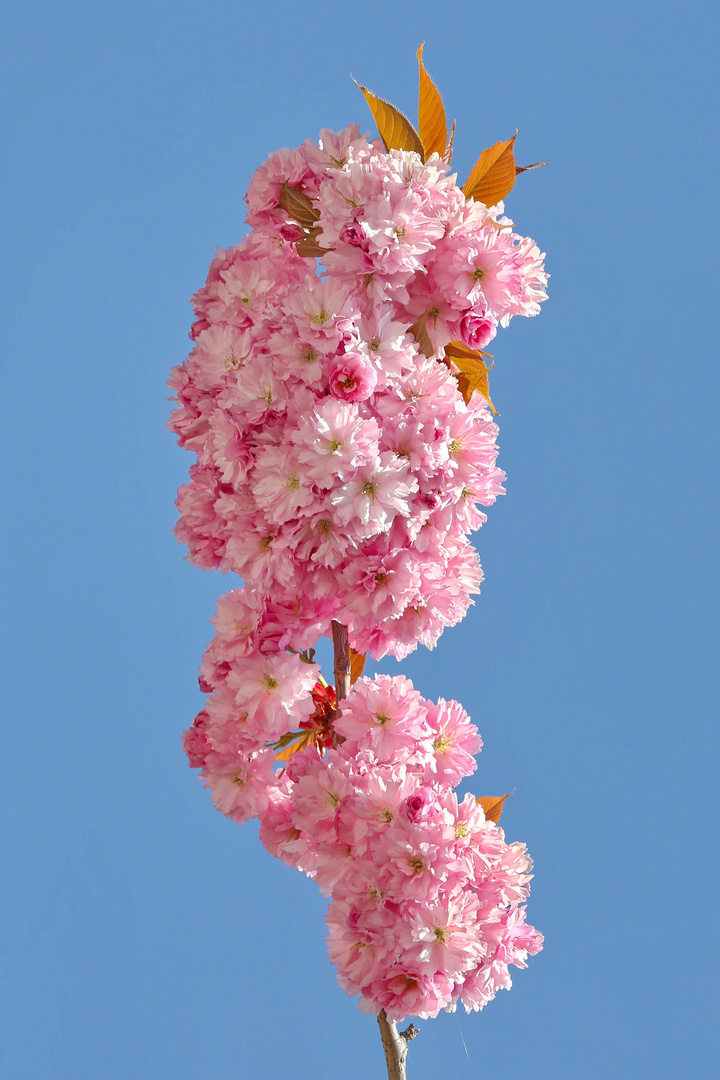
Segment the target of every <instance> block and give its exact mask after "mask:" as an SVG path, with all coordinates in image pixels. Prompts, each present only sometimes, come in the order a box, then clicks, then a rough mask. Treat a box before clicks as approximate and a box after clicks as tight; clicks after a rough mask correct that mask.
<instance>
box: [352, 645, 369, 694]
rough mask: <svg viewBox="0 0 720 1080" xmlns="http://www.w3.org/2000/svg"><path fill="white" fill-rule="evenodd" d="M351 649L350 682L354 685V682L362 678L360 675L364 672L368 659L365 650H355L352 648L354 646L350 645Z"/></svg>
mask: <svg viewBox="0 0 720 1080" xmlns="http://www.w3.org/2000/svg"><path fill="white" fill-rule="evenodd" d="M349 651H350V684H351V685H352V683H355V682H357V681H358V679H359V678H360V676H361V675H362V673H363V669H364V668H365V661H366V660H367V653H366V652H363V653H360V652H355V650H354V649H353V648H352V646H351V647H350V650H349Z"/></svg>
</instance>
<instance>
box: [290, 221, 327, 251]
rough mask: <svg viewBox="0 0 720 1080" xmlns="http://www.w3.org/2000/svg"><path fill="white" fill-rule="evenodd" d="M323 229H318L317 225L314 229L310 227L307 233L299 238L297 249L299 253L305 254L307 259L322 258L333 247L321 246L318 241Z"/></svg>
mask: <svg viewBox="0 0 720 1080" xmlns="http://www.w3.org/2000/svg"><path fill="white" fill-rule="evenodd" d="M321 232H322V229H318V228H317V226H316V227H315V228H314V229H308V230H307V233H306V235H305V236H303V238H302V239H301V240H298V242H297V244H296V245H295V250H296V251H297V253H298V255H302V256H304V257H305V258H306V259H320V258H322V256H323V255H325V254H326V253H327V252H328V251H331V250H332V248H324V247H320V244H319V243H318V240H317V238H318V236H320V234H321Z"/></svg>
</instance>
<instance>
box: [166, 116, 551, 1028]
mask: <svg viewBox="0 0 720 1080" xmlns="http://www.w3.org/2000/svg"><path fill="white" fill-rule="evenodd" d="M247 202H248V207H249V214H248V219H247V220H248V223H249V224H250V226H251V232H250V234H249V235H248V236H246V237H245V239H243V240H242V241H241V243H240V244H239V245H237V246H236V247H233V248H231V249H229V250H227V251H220V252H218V254H217V256H216V258H215V259H214V260H213V262H212V264H211V267H210V271H209V274H208V278H207V282H206V284H205V286H204V287H203V288H202V289H200V290H199V292H198V293H197V294H196V296H195V297H194V306H195V312H196V321H195V322H194V323H193V327H192V331H191V337H192V338H193V340H194V348H193V351H192V353H191V355H190V357H189V358H188V360H187V361H186V362H185V363H184V364H183V365H182V366H180V367H178V368H175V369H174V371H173V373H172V377H171V386H172V388H173V390H174V391H175V394H176V398H177V408H176V409H175V410H174V412H173V414H172V418H171V421H170V427H171V429H172V430H173V431H174V432H175V433H176V435H177V436H178V441H179V442H180V444H181V445H182V446H185V447H186V448H188V449H189V450H191V451H192V452H193V453H194V454H195V455H196V458H197V460H196V463H195V464H194V465H193V466H192V467H191V470H190V480H189V483H187V484H185V485H183V487H181V489H180V492H179V495H178V503H177V505H178V508H179V511H180V520H179V523H178V525H177V528H176V533H177V536H178V538H179V539H180V540H182V541H184V542H185V543H186V544H187V546H188V548H189V552H190V559H191V560H192V561H193V562H194V563H195V564H196V565H198V566H200V567H203V568H206V569H214V568H220V569H221V570H222V571H232V572H234V573H236V574H238V575H239V576H240V577H242V578H243V580H244V587H243V588H241V589H233V590H231V591H230V592H228V593H227V594H226V595H225V596H224V597H222V598H221V599H220V601H219V603H218V609H217V613H216V617H215V619H214V626H215V636H214V638H213V641H212V642H211V644H210V646H209V647H208V650H207V652H206V654H205V656H204V658H203V662H202V668H201V679H200V686H201V689H202V691H203V692H204V693H205V694H206V695H207V697H206V701H205V705H204V708H203V709H202V711H201V712H200V713H199V714H198V716H197V717H196V718H195V721H194V723H193V726H192V727H191V728H190V729H189V730H188V731H186V732H185V734H184V737H183V742H184V747H185V750H186V753H187V755H188V759H189V761H190V765H191V766H192V767H194V768H199V769H200V770H201V777H202V779H203V781H204V783H205V785H206V786H207V787H208V788H209V789H210V792H211V795H212V800H213V803H214V805H215V806H216V807H217V809H219V810H220V811H221V812H222V813H224V814H226V815H227V816H228V817H230V818H232V819H233V820H235V821H237V822H244V821H247V820H249V819H251V818H259V820H260V836H261V839H262V841H263V843H264V844H265V846H266V847H267V848H268V850H269V851H271V852H272V853H273V854H275V855H276V856H278V857H279V858H281V859H283V860H284V861H285V862H287V863H289V864H290V865H292V866H295V867H297V868H298V869H299V870H302V871H304V872H305V873H307V874H308V875H309V876H311V877H313V878H314V879H315V880H316V881H317V883H318V885H319V886H320V888H321V889H322V891H323V892H324V893H325V894H326V895H327V896H328V897H330V898H331V904H330V910H329V913H328V925H329V929H330V936H329V938H328V942H329V948H330V955H331V958H332V959H333V961H334V963H336V965H337V967H338V972H339V978H340V982H341V985H342V986H343V987H344V988H345V989H346V990H347V991H348V993H350V994H356V993H359V994H360V995H361V1004H362V1005H363V1007H364V1008H366V1009H368V1010H369V1011H374V1012H380V1011H381V1010H382V1009H384V1010H385V1011H386V1013H387V1015H388V1017H389V1018H390V1019H391V1020H393V1019H399V1018H401V1017H404V1016H406V1015H409V1014H412V1015H419V1016H435V1015H437V1012H438V1011H439V1010H440V1009H441V1008H452V1007H454V1005H455V1004H456V1003H457V1002H458V1001H462V1003H463V1004H464V1006H465V1008H466V1009H478V1008H481V1007H482V1006H483V1005H484V1004H485V1003H486V1002H487V1001H488V1000H489V999H490V998H492V997H493V996H494V994H495V992H496V990H497V989H500V988H502V987H506V986H509V985H510V978H509V974H508V965H511V964H515V965H518V966H524V964H525V960H526V957H527V955H528V954H529V953H534V952H536V951H537V950H538V949H539V948H540V944H541V940H542V939H541V937H540V935H539V934H538V933H537V931H535V930H534V929H533V928H532V927H528V926H526V925H525V923H524V908H523V907H522V904H523V901H524V900H525V898H526V897H527V894H528V883H529V880H530V873H529V871H530V865H531V864H530V861H529V858H528V856H527V854H526V852H525V848H524V847H523V846H522V845H519V844H506V843H505V839H504V835H503V832H502V830H501V829H500V828H499V827H498V826H497V825H495V824H494V823H493V822H492V821H488V820H486V819H485V815H484V813H483V810H482V807H481V806H480V805H479V804H478V802H477V801H476V800H475V799H474V798H473V797H472V796H469V795H468V796H465V798H464V800H461V801H459V800H458V796H457V795H456V793H455V790H454V789H455V788H456V786H457V785H458V784H459V783H460V782H461V781H462V780H463V779H464V778H465V777H467V776H469V775H470V774H471V773H472V772H473V771H474V770H475V768H476V765H475V760H474V755H475V754H476V753H477V752H478V751H479V750H480V747H481V741H480V738H479V736H478V733H477V729H476V728H475V727H474V725H472V724H471V723H470V721H469V719H468V717H467V714H466V713H465V711H464V710H463V709H462V707H461V706H460V705H459V704H458V703H457V702H454V701H444V700H442V699H441V700H440V701H438V702H437V703H436V704H433V703H432V702H429V701H426V700H425V699H424V698H422V697H421V696H420V694H419V693H418V692H417V691H416V690H415V689H414V688H413V686H412V684H411V683H410V682H409V681H408V680H407V679H405V678H403V677H397V678H394V679H391V678H389V677H387V676H377V677H376V678H375V679H374V680H371V679H367V678H365V679H361V680H359V681H358V682H356V684H355V686H354V688H353V690H352V692H351V694H350V697H349V698H348V699H347V700H346V701H343V702H342V703H341V706H342V707H341V709H340V710H338V709H337V708H336V702H335V695H334V692H333V690H332V689H331V688H330V687H328V686H327V684H326V683H325V682H324V680H323V679H322V676H321V673H320V669H319V667H318V666H317V665H316V664H315V663H314V662H313V661H312V653H311V652H309V651H308V650H310V649H311V646H312V645H313V644H314V643H315V642H316V641H317V639H318V637H320V636H322V635H327V634H329V632H330V627H331V623H332V621H333V620H336V621H337V622H339V623H341V624H344V625H345V626H347V627H348V630H349V641H350V645H351V646H352V647H353V648H354V649H355V650H356V651H357V652H358V653H364V652H370V653H371V655H373V656H375V657H376V658H380V657H382V656H384V655H385V654H388V653H389V654H392V655H395V656H396V657H398V658H402V657H403V656H405V655H406V654H407V653H408V652H410V651H411V650H412V649H414V648H416V646H417V643H418V642H422V643H423V644H425V645H426V646H428V647H432V646H433V645H434V644H435V642H436V641H437V639H438V637H439V635H440V634H441V633H442V631H443V629H444V628H445V627H446V626H451V625H454V624H455V623H457V622H458V621H459V620H460V619H462V617H463V615H464V614H465V612H466V611H467V608H468V605H469V604H470V603H471V597H472V594H473V593H476V592H478V591H479V585H480V582H481V580H482V571H481V569H480V563H479V560H478V558H477V555H476V553H475V551H474V549H473V547H472V545H471V543H470V539H469V537H470V534H471V533H472V532H473V531H474V530H476V529H477V528H479V526H480V525H482V523H483V522H484V521H485V514H484V513H483V511H482V510H481V509H480V507H485V506H488V505H490V504H491V503H492V502H493V501H494V500H495V498H496V497H497V495H498V494H500V493H502V491H503V488H502V481H503V479H504V474H503V473H502V472H501V471H500V470H499V469H498V468H497V466H496V464H495V462H496V457H497V445H496V437H497V427H496V425H495V423H494V422H493V420H492V418H491V416H490V413H489V411H488V408H487V403H486V401H485V399H484V398H482V397H481V396H480V394H475V395H473V396H472V397H471V398H470V400H469V402H468V401H466V400H465V398H464V397H463V395H462V394H461V393H460V390H459V388H458V382H457V379H456V377H455V375H456V374H457V371H456V369H455V368H454V365H453V361H452V360H451V359H450V357H449V356H448V357H446V356H445V348H446V347H447V346H448V345H449V344H450V343H451V342H461V343H463V344H464V345H465V346H466V347H467V348H470V349H481V348H483V346H484V345H486V344H487V343H488V342H489V340H490V339H491V338H492V337H493V336H494V335H495V333H496V332H497V328H498V326H500V325H507V323H508V321H509V320H510V318H511V317H512V316H513V315H535V314H536V313H537V311H538V310H539V303H540V301H542V300H543V299H544V298H545V291H544V289H545V284H546V276H545V274H544V271H543V267H542V255H541V253H540V252H539V250H538V248H537V247H536V246H535V245H534V244H533V242H532V241H531V240H528V239H525V238H523V237H520V236H517V235H515V234H514V233H513V232H512V223H510V222H508V221H507V219H505V218H504V217H502V216H501V215H502V212H503V209H502V206H498V207H495V208H487V207H485V206H484V205H483V204H482V203H479V202H473V201H472V200H468V199H466V198H465V196H464V195H463V193H462V191H461V190H460V189H459V188H458V186H457V184H456V181H455V177H454V176H452V175H449V170H448V167H447V166H446V165H445V163H444V162H443V161H441V160H440V159H439V158H438V157H437V155H433V156H432V157H431V158H430V160H429V161H428V162H427V163H426V164H423V162H422V161H421V159H420V157H419V156H418V155H416V154H414V153H410V152H405V151H390V152H387V153H386V152H385V151H384V150H383V149H382V148H381V147H380V146H379V145H377V144H375V143H371V142H368V141H367V139H365V138H363V137H361V136H360V134H359V130H358V128H357V127H356V126H351V127H349V128H347V129H346V130H345V131H344V132H341V133H339V134H334V133H332V132H323V133H322V136H321V141H320V145H319V146H318V145H315V144H313V143H311V142H306V143H305V144H304V145H303V146H302V147H300V148H299V149H297V150H293V151H288V150H282V151H279V152H278V153H277V154H273V155H271V157H270V158H269V159H268V161H267V162H266V163H265V164H264V165H263V166H262V167H261V168H260V169H259V170H258V171H257V173H256V174H255V176H254V177H253V180H252V183H251V185H250V189H249V191H248V194H247ZM313 252H316V253H319V256H320V257H321V262H320V258H318V259H316V258H313V257H312V254H313ZM423 350H424V351H423ZM428 353H431V355H427V354H428ZM286 746H292V747H294V748H297V752H295V753H293V754H292V755H285V754H283V753H281V755H280V758H281V760H279V759H278V750H283V748H285V747H286Z"/></svg>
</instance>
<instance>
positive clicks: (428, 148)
mask: <svg viewBox="0 0 720 1080" xmlns="http://www.w3.org/2000/svg"><path fill="white" fill-rule="evenodd" d="M424 45H425V42H424V41H423V43H422V45H421V46H420V48H419V49H418V51H417V58H418V66H419V68H420V93H419V101H418V131H419V134H420V142H421V143H422V144H423V148H424V150H425V153H424V155H423V161H427V159H428V158H429V157H430V155H431V154H439V155H440V157H442V155H443V154H444V153H445V147H446V145H447V121H446V120H445V106H444V105H443V100H442V98H441V97H440V93H439V91H438V88H437V87H436V85H435V83H434V82H433V81H432V79H431V78H430V76H429V75H428V73H427V71H426V70H425V65H424V64H423V60H422V51H423V46H424Z"/></svg>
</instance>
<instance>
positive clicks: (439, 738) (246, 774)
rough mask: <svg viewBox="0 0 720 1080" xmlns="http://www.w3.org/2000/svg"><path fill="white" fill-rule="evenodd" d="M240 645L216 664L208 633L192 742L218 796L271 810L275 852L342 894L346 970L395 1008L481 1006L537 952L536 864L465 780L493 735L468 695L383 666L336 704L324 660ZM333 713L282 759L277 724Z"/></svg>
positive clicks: (267, 837) (263, 812)
mask: <svg viewBox="0 0 720 1080" xmlns="http://www.w3.org/2000/svg"><path fill="white" fill-rule="evenodd" d="M216 624H220V625H222V624H224V615H223V616H222V617H220V618H218V619H217V620H216ZM233 651H234V650H233V648H232V647H230V649H229V652H228V657H229V659H228V660H227V661H225V663H224V664H223V663H221V664H218V662H217V656H218V654H217V639H216V642H215V643H214V645H213V646H211V647H210V650H209V653H208V656H206V658H205V662H204V665H203V680H204V686H205V688H206V689H207V690H210V691H211V692H210V694H209V696H208V699H207V703H206V706H205V709H204V710H203V711H202V712H201V713H200V714H199V715H198V716H197V717H196V719H195V723H194V725H193V727H191V728H190V729H189V730H188V731H187V732H185V736H184V743H185V749H186V751H187V753H188V757H189V759H190V764H191V765H193V766H194V767H200V768H201V770H202V772H201V775H202V777H203V779H204V780H205V783H206V785H207V786H208V787H210V789H211V792H212V798H213V802H214V804H215V806H216V807H217V808H218V809H219V810H221V811H222V812H223V813H224V814H226V815H227V816H228V817H231V818H232V819H233V820H235V821H240V822H242V821H245V820H247V819H248V818H250V817H259V819H260V839H261V840H262V842H263V844H264V845H265V847H266V848H267V849H268V851H270V852H271V853H272V854H273V855H275V856H277V857H278V858H280V859H282V860H283V861H284V862H286V863H288V864H289V865H290V866H294V867H296V868H297V869H298V870H301V871H304V872H305V873H306V874H308V876H310V877H312V878H314V879H315V881H316V882H317V884H318V885H319V887H320V889H321V890H322V892H323V893H324V894H325V895H326V896H328V897H330V898H331V904H330V908H329V911H328V915H327V921H328V927H329V931H330V933H329V937H328V947H329V952H330V958H331V960H332V961H333V963H335V964H336V966H337V969H338V978H339V981H340V985H341V986H342V987H343V988H344V989H345V990H346V991H347V993H348V994H350V995H354V994H360V995H361V999H360V1003H361V1006H362V1007H363V1008H364V1009H365V1010H366V1011H368V1012H375V1013H377V1012H379V1011H380V1010H381V1009H384V1010H385V1012H386V1013H387V1016H388V1017H389V1019H390V1020H400V1019H403V1018H404V1017H405V1016H408V1015H413V1016H420V1017H423V1018H427V1017H431V1016H436V1015H437V1014H438V1012H439V1011H440V1009H452V1008H453V1007H454V1006H455V1005H456V1004H457V1002H458V1001H460V1002H462V1004H463V1005H464V1006H465V1008H466V1010H467V1011H470V1010H472V1009H481V1008H482V1007H483V1006H484V1005H485V1004H486V1003H487V1002H488V1001H489V1000H491V999H492V998H493V997H494V996H495V993H496V991H497V990H499V989H504V988H509V986H510V985H511V980H510V974H509V965H513V964H514V965H516V966H518V967H525V962H526V959H527V956H528V954H529V953H530V954H532V953H535V952H537V951H538V950H539V949H540V947H541V945H542V937H541V935H540V934H539V933H538V932H537V931H536V930H535V929H534V928H533V927H531V926H528V925H526V923H525V909H524V907H523V906H522V904H523V901H524V900H525V899H526V898H527V895H528V892H529V882H530V876H531V875H530V870H531V866H532V864H531V862H530V859H529V856H528V855H527V852H526V849H525V847H524V845H522V844H507V843H506V842H505V838H504V835H503V831H502V829H500V828H499V826H497V825H495V824H493V822H491V821H488V820H486V818H485V814H484V812H483V810H482V807H481V806H480V805H479V804H478V802H477V800H476V799H475V798H474V797H473V796H472V795H466V796H465V798H464V799H463V800H462V801H459V800H458V797H457V794H456V793H455V791H454V790H453V789H454V788H455V786H456V785H457V784H458V783H460V781H461V780H463V779H464V778H465V777H467V776H469V775H471V774H472V773H473V772H474V771H475V768H476V762H475V757H474V755H475V754H477V753H478V752H479V750H480V748H481V745H482V742H481V739H480V737H479V735H478V732H477V728H476V727H475V726H474V725H473V724H472V723H470V721H469V718H468V716H467V713H466V712H465V710H464V709H463V708H462V707H461V706H460V705H459V704H458V703H457V702H456V701H444V700H443V699H442V698H441V699H440V700H439V701H438V702H437V704H434V703H432V702H430V701H427V700H425V699H424V698H423V697H421V695H420V694H419V693H418V692H417V691H416V690H415V689H414V687H413V685H412V683H411V682H410V681H409V680H408V679H406V678H404V677H403V676H397V677H395V678H391V677H389V676H387V675H379V676H376V678H375V679H368V678H363V679H360V680H359V681H358V682H357V683H356V684H355V687H354V689H353V692H352V693H351V695H350V697H349V698H348V699H347V700H346V701H343V702H342V703H341V710H340V712H339V715H338V714H336V713H335V711H334V709H333V706H334V694H333V692H332V690H331V689H330V688H325V687H323V686H322V685H321V684H320V683H317V684H316V685H315V686H314V687H312V683H313V680H314V679H315V678H316V676H317V675H318V669H317V667H316V665H314V664H308V663H306V662H304V661H303V660H302V659H300V658H299V657H298V656H296V655H289V654H287V653H283V652H274V653H269V654H265V653H261V652H258V653H255V652H249V653H245V654H243V653H242V651H240V653H239V654H238V653H237V652H236V653H235V655H232V656H231V654H232V653H233ZM208 677H209V680H208ZM311 712H312V715H311ZM330 717H332V724H331V727H332V731H333V732H334V740H333V741H334V742H336V743H337V745H335V746H332V745H328V743H325V744H323V741H322V740H318V742H317V743H309V744H308V745H307V746H306V747H305V748H304V749H302V750H300V751H299V752H298V753H296V754H294V755H293V756H292V757H291V758H290V760H289V764H288V765H287V768H284V769H282V770H279V769H277V766H276V768H275V770H274V769H273V759H274V756H275V755H274V751H273V750H272V749H270V748H269V747H268V745H267V743H266V739H268V738H269V739H273V738H275V737H277V736H278V735H279V734H281V733H282V732H283V731H285V730H287V728H288V725H289V724H292V723H296V724H300V725H301V727H302V726H305V728H306V729H307V730H308V731H315V732H317V733H320V732H322V730H323V723H324V721H326V720H327V719H328V718H330ZM325 730H326V731H328V730H329V728H328V727H326V728H325Z"/></svg>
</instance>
